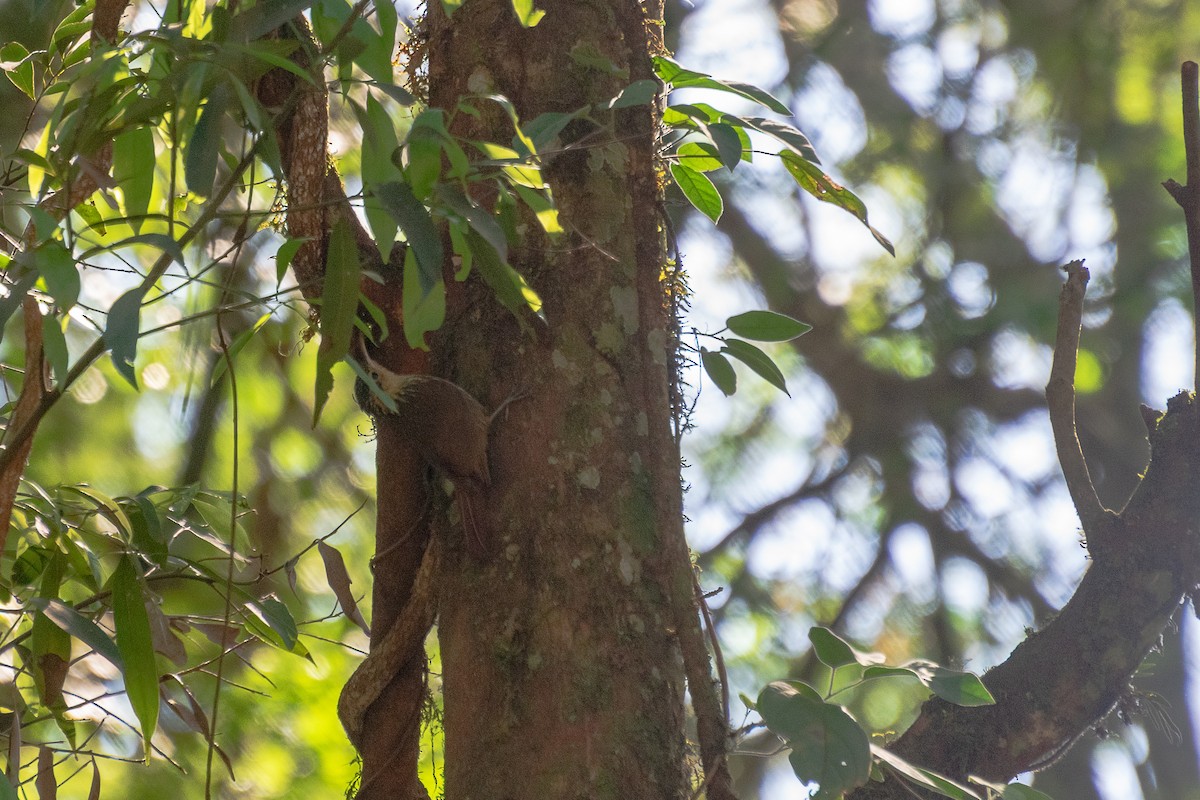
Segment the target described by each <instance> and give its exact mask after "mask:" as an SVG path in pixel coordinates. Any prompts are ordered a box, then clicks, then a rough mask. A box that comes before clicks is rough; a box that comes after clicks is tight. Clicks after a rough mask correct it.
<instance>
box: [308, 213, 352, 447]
mask: <svg viewBox="0 0 1200 800" xmlns="http://www.w3.org/2000/svg"><path fill="white" fill-rule="evenodd" d="M361 273H362V267H361V265H360V264H359V260H358V246H357V245H356V244H355V242H354V235H353V234H352V233H351V232H350V226H349V225H347V224H346V221H345V220H343V219H338V220H337V222H335V223H334V225H333V230H332V231H331V233H330V236H329V250H328V252H327V253H326V257H325V284H324V286H325V290H324V292H322V294H321V346H320V347H319V348H318V349H317V378H316V400H315V402H314V404H313V427H316V424H317V420H318V419H320V416H321V409H323V408H324V407H325V402H326V401H327V400H328V399H329V393H330V391H331V390H332V389H333V372H332V370H333V365H334V364H336V363H338V362H339V361H341V360H342V359H343V358H344V357H345V356H346V354H347V353H349V352H350V340H351V337H352V336H353V334H354V319H355V316H356V315H357V313H358V294H359V280H360V277H361Z"/></svg>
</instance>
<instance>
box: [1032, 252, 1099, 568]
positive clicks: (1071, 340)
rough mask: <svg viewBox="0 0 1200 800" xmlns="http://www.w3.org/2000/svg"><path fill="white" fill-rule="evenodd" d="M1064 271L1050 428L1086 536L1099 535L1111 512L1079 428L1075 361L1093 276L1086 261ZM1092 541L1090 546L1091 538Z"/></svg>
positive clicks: (1050, 397) (1050, 388)
mask: <svg viewBox="0 0 1200 800" xmlns="http://www.w3.org/2000/svg"><path fill="white" fill-rule="evenodd" d="M1063 270H1065V271H1066V273H1067V282H1066V283H1064V284H1063V288H1062V294H1061V295H1060V296H1059V300H1058V334H1057V336H1056V337H1055V340H1054V361H1053V364H1052V365H1051V367H1050V382H1049V383H1047V384H1046V405H1047V406H1048V408H1049V411H1050V427H1051V428H1052V429H1053V430H1054V445H1055V448H1056V449H1057V450H1058V463H1059V464H1060V465H1061V466H1062V471H1063V476H1064V477H1065V478H1066V479H1067V489H1068V490H1069V491H1070V492H1071V500H1072V501H1073V502H1074V503H1075V510H1076V511H1077V512H1078V513H1079V521H1080V522H1081V523H1082V524H1083V530H1084V533H1085V535H1086V534H1089V533H1090V534H1092V535H1095V534H1096V533H1097V532H1098V531H1099V530H1100V528H1101V525H1102V522H1103V520H1104V518H1105V517H1106V515H1107V514H1108V513H1110V512H1108V511H1106V510H1105V508H1104V506H1103V505H1101V503H1100V499H1099V498H1098V497H1097V496H1096V489H1095V487H1094V486H1093V485H1092V476H1091V474H1089V472H1088V468H1087V462H1086V461H1085V460H1084V458H1083V449H1082V448H1081V447H1080V446H1079V436H1078V434H1077V433H1076V428H1075V360H1076V355H1077V353H1078V350H1079V330H1080V327H1081V326H1082V319H1083V295H1084V292H1085V290H1086V289H1087V284H1088V277H1089V275H1088V271H1087V267H1085V266H1083V262H1082V261H1072V262H1071V263H1070V264H1067V265H1066V266H1065V267H1063ZM1088 541H1089V545H1090V543H1091V538H1089V539H1088Z"/></svg>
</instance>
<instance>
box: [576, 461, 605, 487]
mask: <svg viewBox="0 0 1200 800" xmlns="http://www.w3.org/2000/svg"><path fill="white" fill-rule="evenodd" d="M575 480H576V482H578V483H579V485H580V486H582V487H583V488H584V489H593V490H595V489H599V488H600V470H599V469H598V468H596V467H594V466H593V467H584V468H583V469H581V470H579V472H578V473H577V474H576V475H575Z"/></svg>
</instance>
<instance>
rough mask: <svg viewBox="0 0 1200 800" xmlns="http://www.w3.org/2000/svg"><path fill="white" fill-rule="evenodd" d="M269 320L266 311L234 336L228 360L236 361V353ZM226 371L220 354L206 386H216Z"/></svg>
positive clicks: (227, 366) (227, 363) (268, 314)
mask: <svg viewBox="0 0 1200 800" xmlns="http://www.w3.org/2000/svg"><path fill="white" fill-rule="evenodd" d="M270 319H271V313H270V312H269V311H268V312H267V313H266V314H263V315H262V316H261V317H259V318H258V320H257V321H256V322H255V323H254V324H253V325H251V326H250V327H249V328H247V329H246V330H244V331H242V332H241V333H239V334H238V335H237V336H235V337H234V338H233V341H232V342H230V343H229V360H233V359H236V358H237V357H238V353H240V352H242V348H244V347H245V346H246V344H247V343H248V342H249V341H250V340H251V339H252V338H254V334H256V333H258V332H259V331H260V330H262V326H263V325H266V324H267V321H268V320H270ZM228 369H229V362H228V361H227V360H226V359H225V355H224V353H222V354H221V357H220V358H218V359H217V363H216V364H214V365H213V371H212V378H210V379H209V382H208V385H209V386H216V385H217V381H219V380H221V378H222V377H223V376H224V375H225V372H226V371H227V370H228Z"/></svg>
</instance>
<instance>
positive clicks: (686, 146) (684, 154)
mask: <svg viewBox="0 0 1200 800" xmlns="http://www.w3.org/2000/svg"><path fill="white" fill-rule="evenodd" d="M739 153H740V150H739ZM675 156H676V158H678V160H679V163H680V164H682V165H683V166H685V167H687V168H688V169H694V170H696V171H697V172H712V171H713V170H716V169H721V168H722V167H724V166H725V163H724V162H723V161H722V160H721V153H720V151H719V150H717V147H716V145H713V144H709V143H708V142H684V143H683V144H681V145H679V148H678V149H677V150H676V151H675Z"/></svg>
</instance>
